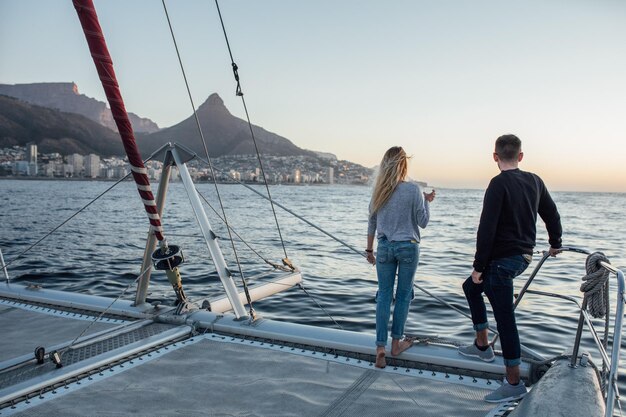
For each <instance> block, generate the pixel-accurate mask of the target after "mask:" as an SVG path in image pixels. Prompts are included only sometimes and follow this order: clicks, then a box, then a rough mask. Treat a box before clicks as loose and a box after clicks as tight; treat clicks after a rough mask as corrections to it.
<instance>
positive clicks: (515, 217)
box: [474, 169, 562, 272]
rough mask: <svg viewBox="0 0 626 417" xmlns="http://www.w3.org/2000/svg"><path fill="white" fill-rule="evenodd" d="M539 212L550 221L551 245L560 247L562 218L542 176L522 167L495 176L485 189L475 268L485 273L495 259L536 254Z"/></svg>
mask: <svg viewBox="0 0 626 417" xmlns="http://www.w3.org/2000/svg"><path fill="white" fill-rule="evenodd" d="M537 214H539V216H541V218H542V219H543V221H544V222H545V224H546V229H547V230H548V236H549V242H550V246H551V247H553V248H555V249H558V248H560V247H561V234H562V229H561V217H560V215H559V212H558V210H557V208H556V204H554V201H553V200H552V197H550V193H548V190H547V189H546V186H545V185H544V183H543V181H542V180H541V178H539V176H537V175H535V174H533V173H531V172H524V171H521V170H520V169H511V170H506V171H502V172H501V173H500V174H499V175H497V176H495V177H493V178H492V179H491V182H490V183H489V187H487V191H485V199H484V201H483V211H482V214H481V216H480V225H479V226H478V234H477V238H476V255H475V256H474V269H475V270H476V271H478V272H483V270H484V269H485V268H486V267H487V265H488V264H489V261H491V260H492V259H498V258H504V257H507V256H513V255H522V254H532V253H533V248H534V247H535V238H536V235H537V227H536V225H537Z"/></svg>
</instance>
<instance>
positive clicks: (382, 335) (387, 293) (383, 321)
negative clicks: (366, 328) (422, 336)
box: [376, 238, 420, 346]
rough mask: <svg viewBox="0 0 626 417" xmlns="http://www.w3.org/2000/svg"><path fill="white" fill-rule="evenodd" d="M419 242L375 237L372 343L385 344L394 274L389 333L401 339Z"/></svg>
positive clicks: (409, 301)
mask: <svg viewBox="0 0 626 417" xmlns="http://www.w3.org/2000/svg"><path fill="white" fill-rule="evenodd" d="M419 254H420V250H419V243H417V242H415V241H413V240H411V241H402V242H389V241H388V240H387V239H385V238H382V239H379V240H378V252H377V255H376V273H377V274H378V293H377V294H376V346H386V345H387V334H388V327H389V316H390V315H391V302H392V300H393V286H394V283H395V280H396V272H397V274H398V286H397V289H396V297H395V298H396V305H395V307H394V309H393V323H392V325H391V337H392V338H394V339H401V338H402V336H403V335H404V325H405V323H406V318H407V316H408V315H409V305H410V304H411V300H412V299H413V280H414V277H415V270H416V269H417V264H418V262H419Z"/></svg>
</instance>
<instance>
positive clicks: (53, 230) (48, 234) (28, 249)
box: [3, 159, 149, 268]
mask: <svg viewBox="0 0 626 417" xmlns="http://www.w3.org/2000/svg"><path fill="white" fill-rule="evenodd" d="M148 160H149V159H147V160H146V162H147V161H148ZM131 174H132V172H129V173H128V174H126V175H125V176H124V177H123V178H120V179H119V180H118V181H116V182H115V184H113V185H112V186H110V187H109V188H107V189H106V190H104V191H103V192H102V193H100V194H99V195H98V196H97V197H96V198H94V199H93V200H91V201H90V202H89V203H87V204H85V205H84V206H83V207H81V208H80V209H79V210H78V211H77V212H76V213H74V214H72V215H71V216H70V217H68V218H67V219H65V220H64V221H63V222H61V224H59V225H58V226H56V227H55V228H53V229H52V230H50V231H49V232H48V233H46V234H45V235H43V236H42V237H41V238H40V239H39V240H38V241H36V242H35V243H33V244H32V245H30V246H29V247H28V248H26V249H25V250H23V251H22V252H20V253H19V254H18V255H17V256H16V257H15V258H13V259H11V260H10V261H8V262H7V263H6V264H4V265H3V267H4V268H6V267H7V266H9V265H11V264H12V263H13V262H15V261H17V260H18V259H19V258H21V257H22V256H24V255H25V254H26V253H27V252H30V251H31V250H32V249H33V248H34V247H35V246H37V245H39V244H40V243H41V242H43V241H44V240H45V239H46V238H48V237H49V236H50V235H52V234H53V233H54V232H56V231H57V230H59V229H60V228H61V227H63V226H64V225H65V224H66V223H67V222H69V221H70V220H72V219H73V218H74V217H76V216H78V215H79V214H80V213H82V212H83V211H84V210H86V209H87V207H89V206H90V205H92V204H93V203H95V202H96V200H98V199H99V198H100V197H102V196H103V195H105V194H106V193H108V192H109V191H111V190H112V189H113V187H115V186H116V185H118V184H119V183H120V182H122V181H124V180H125V179H126V178H128V177H129V176H130V175H131Z"/></svg>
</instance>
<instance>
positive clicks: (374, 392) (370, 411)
mask: <svg viewBox="0 0 626 417" xmlns="http://www.w3.org/2000/svg"><path fill="white" fill-rule="evenodd" d="M222 340H225V341H218V340H216V339H215V340H214V338H213V336H212V335H205V336H201V337H195V338H194V339H192V341H189V342H187V343H180V342H179V343H177V344H176V346H172V347H170V349H168V350H167V352H165V351H164V350H163V349H161V352H160V353H159V354H154V353H153V354H152V355H151V357H145V358H144V360H139V359H135V360H133V364H126V366H125V368H123V369H122V368H120V367H116V368H115V369H114V370H113V371H112V372H106V371H105V372H104V373H103V376H102V377H101V378H98V377H96V378H94V379H93V380H92V381H86V380H84V381H83V383H82V384H80V385H76V383H73V384H70V385H69V386H68V388H64V387H61V388H59V389H57V390H56V393H48V394H46V395H45V396H44V399H43V400H40V399H37V398H35V399H33V400H32V402H31V404H30V406H29V408H27V409H21V408H20V409H16V410H12V411H10V409H3V410H0V412H1V413H0V415H1V416H4V415H8V414H9V413H10V414H13V413H16V415H21V416H85V415H89V416H122V415H124V416H125V415H133V416H207V415H216V416H223V415H229V416H318V415H319V416H339V415H343V416H416V415H419V416H460V415H462V416H484V415H486V414H487V413H488V412H489V410H491V409H492V408H493V407H494V406H493V405H492V404H488V403H485V402H483V401H482V397H483V396H484V395H485V394H487V393H488V392H489V389H487V388H485V387H484V385H482V386H481V385H480V383H478V384H475V385H477V386H465V385H459V384H456V383H446V382H444V381H434V380H433V379H430V373H428V374H429V375H428V377H426V375H424V377H420V376H417V371H415V370H412V371H411V374H412V375H413V376H410V375H406V374H402V370H395V371H394V370H393V368H392V367H389V366H388V367H387V368H386V370H383V371H381V370H377V369H376V368H374V367H373V366H371V365H370V364H369V363H365V362H362V363H360V364H357V361H356V360H354V359H350V360H347V359H346V358H341V357H340V358H334V355H328V356H327V357H326V358H324V357H322V355H321V354H319V353H318V354H317V355H318V356H316V357H313V356H311V355H310V354H306V353H304V354H299V353H298V352H297V350H296V351H293V352H292V351H291V349H290V348H284V350H279V349H269V348H267V346H265V347H260V346H259V345H258V343H250V342H249V341H243V342H242V341H240V340H236V339H231V338H223V339H222ZM342 362H343V363H342ZM439 377H440V378H443V375H440V376H439ZM450 378H451V379H450V380H452V378H455V377H454V376H451V377H450ZM470 380H471V378H468V379H467V382H468V383H469V384H470V385H471V383H470Z"/></svg>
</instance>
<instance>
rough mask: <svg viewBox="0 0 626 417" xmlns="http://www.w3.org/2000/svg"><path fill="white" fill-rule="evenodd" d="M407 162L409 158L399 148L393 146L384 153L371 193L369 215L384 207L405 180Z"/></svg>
mask: <svg viewBox="0 0 626 417" xmlns="http://www.w3.org/2000/svg"><path fill="white" fill-rule="evenodd" d="M408 160H409V157H407V155H406V152H405V151H404V149H402V147H401V146H394V147H393V148H389V149H388V150H387V152H385V155H384V156H383V159H382V161H380V167H379V170H378V176H377V177H376V184H375V185H374V192H373V193H372V202H371V206H370V212H371V213H376V212H377V211H378V210H379V209H380V208H381V207H382V206H384V205H385V203H386V202H387V200H389V198H390V197H391V194H393V192H394V191H395V189H396V187H397V186H398V184H399V183H400V182H402V181H403V180H404V179H405V178H406V174H407V171H408Z"/></svg>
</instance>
